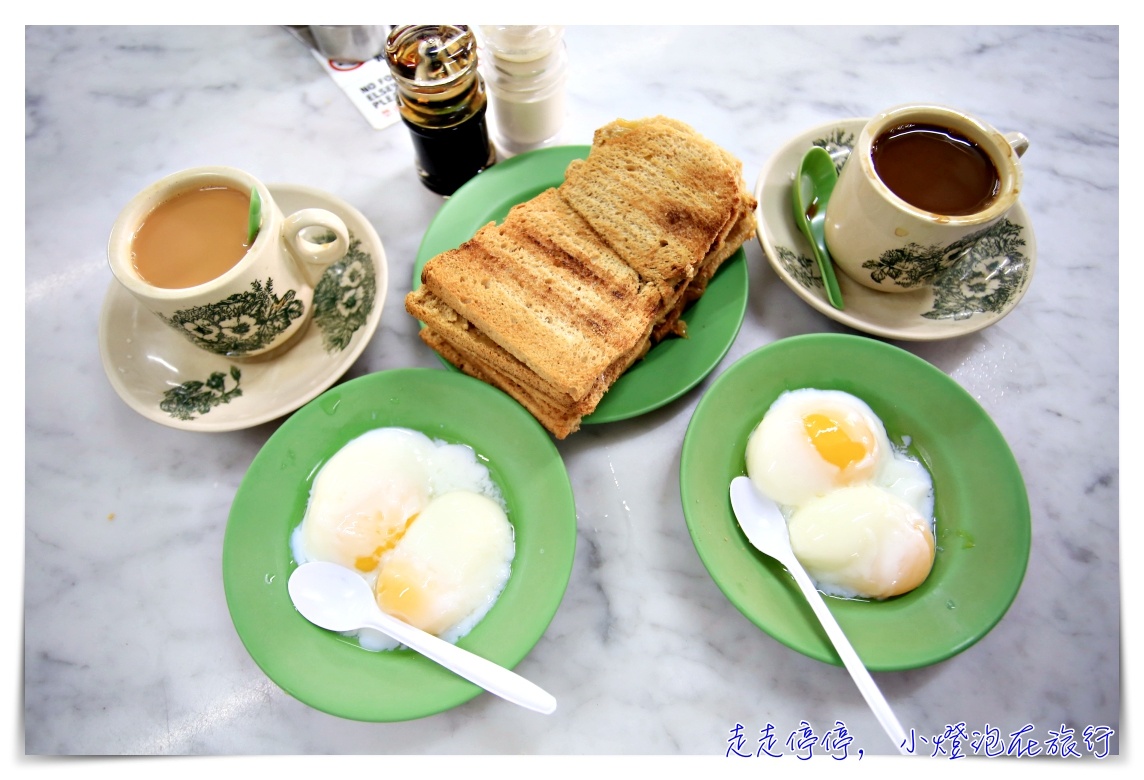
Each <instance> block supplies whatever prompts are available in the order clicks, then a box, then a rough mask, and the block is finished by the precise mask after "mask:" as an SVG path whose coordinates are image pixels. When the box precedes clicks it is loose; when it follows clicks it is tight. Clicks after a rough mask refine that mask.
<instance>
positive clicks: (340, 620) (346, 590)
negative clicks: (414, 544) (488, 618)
mask: <svg viewBox="0 0 1144 780" xmlns="http://www.w3.org/2000/svg"><path fill="white" fill-rule="evenodd" d="M286 589H287V590H288V591H289V592H290V599H291V600H292V601H293V602H294V606H295V607H296V608H297V609H298V611H299V612H300V613H302V617H304V618H306V620H309V621H310V622H311V623H313V624H314V625H316V626H320V627H321V628H324V629H327V630H329V631H354V630H356V629H359V628H373V629H376V630H378V631H380V632H382V633H383V634H386V635H387V636H389V637H392V638H393V639H396V640H397V641H398V642H400V643H401V644H403V645H405V646H406V647H408V648H410V649H412V650H416V651H417V652H419V653H421V654H422V655H424V656H425V657H426V658H430V659H432V660H434V661H436V662H437V663H439V664H441V666H444V667H445V668H446V669H449V670H451V671H453V672H456V673H457V674H458V675H460V676H461V677H464V678H465V679H466V680H468V681H470V682H473V683H476V684H477V685H479V686H481V687H482V688H484V689H485V690H486V691H488V692H489V693H495V694H496V695H497V696H500V697H501V698H502V699H505V700H507V701H510V702H512V703H513V704H519V705H520V706H521V707H527V708H528V709H530V710H535V711H536V712H541V713H544V714H545V715H549V714H551V713H553V712H555V710H556V698H555V697H554V696H552V694H550V693H548V692H547V691H545V690H544V689H542V688H540V687H539V686H537V685H534V684H533V683H531V682H529V681H528V680H526V679H524V678H523V677H521V676H520V675H518V674H516V673H515V672H511V671H509V670H508V669H505V668H504V667H502V666H497V665H496V664H494V663H493V662H492V661H489V660H486V659H484V658H481V657H480V656H479V655H474V654H473V653H470V652H469V651H468V650H465V649H463V648H460V647H457V646H456V645H454V644H452V643H450V642H446V641H445V640H444V639H440V638H438V637H435V636H433V635H432V634H429V633H426V632H424V631H422V630H421V629H419V628H414V627H413V626H411V625H409V624H408V623H404V622H402V621H400V620H398V619H397V618H395V617H393V616H392V615H387V614H385V613H384V612H382V610H381V608H380V607H378V606H377V602H376V601H374V598H373V592H372V591H371V590H370V587H369V583H367V582H366V581H365V580H364V579H362V578H361V577H360V576H359V575H358V574H357V573H356V572H353V571H351V570H350V569H347V568H346V567H344V566H339V565H338V564H336V563H325V562H322V561H314V562H311V563H304V564H302V565H301V566H299V567H298V568H297V569H295V570H294V573H293V574H291V575H290V581H289V582H288V583H287V585H286Z"/></svg>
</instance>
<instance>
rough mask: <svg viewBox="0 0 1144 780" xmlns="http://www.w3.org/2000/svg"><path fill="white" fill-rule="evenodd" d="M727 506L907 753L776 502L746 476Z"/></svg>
mask: <svg viewBox="0 0 1144 780" xmlns="http://www.w3.org/2000/svg"><path fill="white" fill-rule="evenodd" d="M731 507H732V508H733V509H734V510H735V517H736V518H738V520H739V526H740V527H741V528H742V529H743V533H745V534H746V535H747V539H748V540H750V542H751V544H753V545H754V546H755V547H756V548H758V549H759V550H760V551H762V552H763V553H766V554H767V555H769V556H770V557H772V558H774V559H775V560H776V561H778V562H779V563H781V564H782V565H783V566H785V567H786V568H787V571H789V572H790V573H791V575H792V576H793V577H794V581H795V582H797V583H798V586H799V587H800V588H801V589H802V593H803V595H804V596H806V600H807V601H808V602H810V606H811V608H812V609H813V610H814V614H815V615H817V616H818V619H819V621H820V622H821V623H822V627H823V628H824V629H826V635H827V636H828V637H830V641H831V642H833V643H834V649H835V650H837V651H838V655H839V656H840V657H841V658H842V663H843V664H845V665H846V670H847V671H848V672H850V676H851V677H853V678H854V682H855V683H857V685H858V690H859V691H861V692H862V696H863V698H865V699H866V704H868V705H869V706H870V709H871V710H873V712H874V715H875V716H877V718H878V722H879V723H881V724H882V728H883V729H884V730H885V732H886V734H887V735H888V736H889V737H890V739H891V740H893V742H894V747H896V748H897V749H898V752H899V753H901V754H903V755H908V753H909V751H907V750H906V747H905V744H906V732H905V729H903V728H902V724H901V723H899V722H898V719H897V717H896V716H895V715H894V711H893V710H891V709H890V705H889V703H887V701H886V698H885V697H884V696H882V692H881V691H880V690H878V686H877V684H876V683H875V682H874V678H873V677H871V676H870V671H869V670H868V669H867V668H866V666H865V664H863V663H862V659H860V658H859V657H858V653H856V652H854V647H853V646H852V645H851V644H850V640H849V639H847V638H846V634H844V633H842V627H841V626H839V625H838V621H837V620H835V619H834V615H832V614H831V613H830V610H829V609H828V608H827V606H826V602H825V601H823V600H822V596H821V595H820V594H819V592H818V589H817V588H815V587H814V583H813V582H812V581H811V579H810V575H808V574H807V573H806V569H804V568H802V564H801V563H799V562H798V558H796V557H795V555H794V551H793V550H791V547H790V532H789V531H788V530H787V524H786V519H785V518H784V517H783V516H782V512H780V511H779V508H778V505H777V504H775V502H774V501H771V500H770V499H768V498H766V497H764V496H763V495H762V494H761V493H760V492H759V491H758V489H757V488H756V487H755V483H753V482H751V480H750V478H748V477H735V478H734V479H733V480H731Z"/></svg>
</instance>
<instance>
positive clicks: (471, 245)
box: [405, 117, 755, 439]
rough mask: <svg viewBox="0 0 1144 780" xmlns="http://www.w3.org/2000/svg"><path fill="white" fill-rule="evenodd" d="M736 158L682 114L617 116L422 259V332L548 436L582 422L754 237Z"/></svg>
mask: <svg viewBox="0 0 1144 780" xmlns="http://www.w3.org/2000/svg"><path fill="white" fill-rule="evenodd" d="M754 210H755V200H754V198H753V197H752V196H751V194H750V193H749V192H748V191H747V190H746V189H745V187H744V183H743V178H742V164H741V163H740V162H739V161H738V160H736V159H735V158H734V157H732V156H731V155H730V154H728V153H727V152H725V151H724V150H722V149H721V148H719V147H718V146H716V145H715V144H713V143H711V142H710V141H708V140H707V139H705V138H703V137H702V136H700V135H699V134H698V133H696V132H695V131H694V130H692V129H691V128H690V127H688V126H687V125H685V124H683V123H682V122H678V121H675V120H672V119H668V118H665V117H654V118H650V119H642V120H637V121H625V120H617V121H615V122H612V123H611V124H609V125H606V126H605V127H602V128H600V129H599V130H597V131H596V133H595V137H594V139H593V143H592V148H591V151H590V153H589V154H588V156H587V158H585V159H583V160H575V161H573V162H572V163H571V164H570V165H569V166H568V168H567V170H566V171H565V178H564V182H563V183H562V184H561V185H560V186H559V187H554V188H551V189H548V190H546V191H544V192H542V193H540V194H539V195H537V196H536V197H535V198H533V199H532V200H529V201H527V202H525V203H521V204H519V205H517V206H515V207H513V208H512V209H511V210H510V211H509V213H508V216H507V217H506V218H505V219H504V221H503V222H502V223H501V224H500V225H497V224H495V223H489V224H487V225H485V226H484V227H482V228H481V229H480V230H478V231H477V233H476V235H475V236H473V237H472V238H471V239H470V240H469V241H466V242H465V243H464V244H462V245H461V246H460V247H458V248H457V249H453V250H449V251H447V252H442V253H441V254H439V255H437V256H436V257H433V258H431V259H430V260H429V261H428V262H427V263H426V264H425V267H424V269H423V270H422V273H421V286H420V287H419V288H418V289H416V290H414V291H413V292H411V293H409V295H408V296H406V299H405V307H406V309H407V311H409V313H410V314H412V315H413V316H415V317H417V319H419V320H421V322H423V323H424V324H425V326H426V327H424V328H422V330H421V338H422V339H423V340H424V341H425V343H426V344H428V345H429V346H430V347H432V348H433V349H434V350H436V351H437V352H438V353H440V354H441V356H442V357H444V358H445V359H446V360H448V361H449V362H450V363H452V364H453V365H454V366H456V367H457V368H459V369H460V370H462V371H464V372H465V373H467V374H469V375H471V376H474V377H476V378H478V379H481V380H483V381H485V382H488V383H489V384H491V385H494V386H496V387H499V388H500V389H501V390H503V391H505V392H506V393H508V394H509V395H511V396H513V397H514V398H516V399H517V400H518V401H519V402H520V403H521V404H522V405H523V406H524V407H525V408H527V409H528V410H529V411H530V412H531V413H532V414H533V415H534V416H535V417H536V418H537V419H538V420H539V421H540V422H541V424H543V425H544V427H545V428H547V429H548V430H549V431H550V432H551V433H552V434H553V435H554V436H556V437H557V438H559V439H563V438H564V437H566V436H567V435H568V434H570V433H572V432H573V431H575V430H577V429H578V428H579V427H580V420H581V418H582V417H584V416H585V415H587V414H590V413H591V412H592V411H593V410H594V409H595V408H596V405H597V404H598V403H599V402H600V399H601V398H602V397H603V395H604V393H605V392H607V390H608V388H609V387H611V386H612V384H613V383H614V382H615V381H616V380H617V379H618V378H619V377H620V375H621V374H623V372H624V371H625V370H627V369H628V367H629V366H631V365H632V364H633V363H635V362H636V361H637V360H639V359H640V358H641V357H642V356H643V355H644V354H645V353H646V352H647V351H648V349H649V348H650V347H651V345H652V344H653V343H655V342H658V341H659V340H661V339H663V338H666V337H668V336H670V335H685V333H686V328H685V323H684V321H683V320H682V319H681V315H682V313H683V310H684V309H685V308H686V307H687V305H688V304H689V303H691V302H692V301H694V300H695V299H697V298H698V297H699V296H700V295H702V294H703V291H704V289H706V286H707V282H708V281H709V280H710V279H711V277H712V275H713V274H714V273H715V271H716V270H717V269H718V268H719V266H720V264H721V263H723V261H724V260H726V259H727V258H728V257H730V256H731V255H732V254H733V253H734V252H735V250H736V249H738V247H739V246H740V244H742V243H743V241H745V240H747V239H748V238H750V237H751V236H753V235H754V232H755V216H754Z"/></svg>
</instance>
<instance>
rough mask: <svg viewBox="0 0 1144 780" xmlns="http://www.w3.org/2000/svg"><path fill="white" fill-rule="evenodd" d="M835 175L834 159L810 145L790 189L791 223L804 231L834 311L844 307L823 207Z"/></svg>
mask: <svg viewBox="0 0 1144 780" xmlns="http://www.w3.org/2000/svg"><path fill="white" fill-rule="evenodd" d="M837 181H838V172H837V171H836V170H835V169H834V160H833V159H832V158H831V157H830V153H829V152H827V151H826V150H825V149H823V148H822V147H821V146H812V147H810V149H808V150H807V152H806V154H805V155H803V158H802V163H801V164H800V165H799V166H798V174H796V176H795V181H794V186H793V187H792V188H791V194H792V198H791V200H792V203H793V205H794V221H795V223H796V224H797V225H798V227H799V230H801V231H802V232H803V235H805V236H806V238H807V240H808V241H810V246H811V248H812V249H813V251H814V259H815V260H817V261H818V271H819V273H820V274H822V283H823V285H824V286H825V287H826V298H827V300H829V301H830V305H831V306H833V307H834V308H836V309H842V308H845V307H844V305H843V303H842V291H841V290H840V289H838V279H837V277H835V275H834V263H833V261H831V259H830V252H829V251H828V250H827V248H826V204H827V202H828V201H829V200H830V194H831V193H832V192H834V184H835V182H837Z"/></svg>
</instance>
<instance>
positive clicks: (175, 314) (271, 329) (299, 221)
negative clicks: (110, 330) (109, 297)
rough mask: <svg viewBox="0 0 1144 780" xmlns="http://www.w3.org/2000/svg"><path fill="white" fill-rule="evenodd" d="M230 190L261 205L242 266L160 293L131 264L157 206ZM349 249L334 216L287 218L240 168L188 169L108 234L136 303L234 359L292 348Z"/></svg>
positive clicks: (111, 255) (114, 261) (155, 188)
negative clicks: (325, 277) (318, 292)
mask: <svg viewBox="0 0 1144 780" xmlns="http://www.w3.org/2000/svg"><path fill="white" fill-rule="evenodd" d="M212 185H214V186H218V185H225V186H227V187H231V188H233V189H236V190H239V191H240V192H243V193H247V194H249V193H250V192H251V191H252V190H257V191H258V194H259V197H260V198H261V200H262V225H261V227H260V229H259V232H258V235H257V237H256V238H255V240H254V243H253V244H251V246H250V248H249V249H248V250H247V251H246V254H245V255H244V256H243V258H242V259H241V260H239V261H238V263H237V264H236V265H235V266H234V267H232V268H231V269H230V270H228V271H226V272H224V273H222V274H221V275H219V276H217V277H215V278H214V279H212V280H210V281H208V282H205V283H203V284H199V285H196V286H194V287H185V288H180V289H171V288H164V287H156V286H154V285H152V284H149V283H148V282H146V281H144V279H143V278H142V277H141V276H140V275H139V273H138V271H137V270H136V269H135V267H134V264H133V263H132V242H133V240H134V238H135V234H136V232H137V231H138V230H139V226H140V225H141V224H142V223H143V220H144V219H145V218H146V217H147V215H148V214H150V213H151V212H152V211H153V210H154V209H155V207H156V206H158V205H159V204H160V203H163V202H165V201H167V200H170V199H171V198H173V197H175V196H177V195H179V194H181V193H183V192H186V191H188V190H192V189H199V188H202V187H205V186H212ZM348 247H349V231H348V230H347V229H346V225H345V223H344V222H343V221H342V219H341V218H340V217H338V216H337V215H336V214H333V213H331V212H329V211H326V210H325V209H302V210H300V211H297V212H295V213H293V214H291V215H290V216H288V217H287V216H284V215H283V214H282V210H281V209H280V208H279V207H278V205H277V204H276V203H275V202H274V198H273V196H271V194H270V190H269V189H267V187H266V185H265V184H263V183H262V182H260V181H259V180H258V179H256V178H254V177H253V176H251V175H250V174H248V173H246V172H244V171H240V170H238V169H236V168H226V167H203V168H189V169H187V170H183V171H179V172H178V173H173V174H171V175H169V176H166V177H164V178H162V179H160V180H159V181H157V182H155V183H153V184H151V185H150V186H149V187H147V188H146V189H144V190H143V191H142V192H140V193H139V194H137V195H136V196H135V197H134V198H132V199H131V201H130V202H129V203H128V204H127V206H126V207H125V208H124V209H123V211H121V212H120V214H119V217H118V218H117V219H116V220H115V225H114V227H113V228H112V231H111V238H110V240H109V242H108V246H107V259H108V263H109V264H110V265H111V271H112V273H114V274H115V278H116V279H117V280H119V283H120V284H122V285H123V286H124V287H125V288H126V289H127V290H128V291H129V292H131V294H132V295H134V296H135V297H136V298H137V299H138V300H139V301H140V302H141V303H142V304H143V305H144V306H146V307H147V308H148V309H150V310H151V311H152V312H154V313H155V314H156V315H157V316H158V317H159V319H161V320H163V321H164V322H166V323H167V324H168V325H170V326H171V327H172V328H174V329H175V330H176V331H178V332H179V333H181V334H183V335H184V336H185V337H186V338H187V339H189V340H190V341H191V343H193V344H195V345H196V346H198V347H201V348H202V349H204V350H206V351H208V352H213V353H215V354H218V355H223V356H226V357H230V358H247V357H256V356H257V357H262V358H267V357H270V356H272V354H278V353H280V352H282V351H285V350H286V349H288V348H289V347H290V346H292V345H293V344H294V343H295V342H296V340H297V337H299V336H300V335H301V334H302V332H303V330H304V328H305V326H306V325H307V323H308V321H309V319H310V316H311V314H312V306H311V304H312V302H313V297H314V287H315V286H316V285H317V283H318V280H319V279H321V277H322V273H323V272H324V271H325V269H326V267H327V266H329V265H330V264H331V263H335V262H337V261H338V260H340V259H341V258H342V257H343V256H344V255H345V253H346V250H347V248H348Z"/></svg>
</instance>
